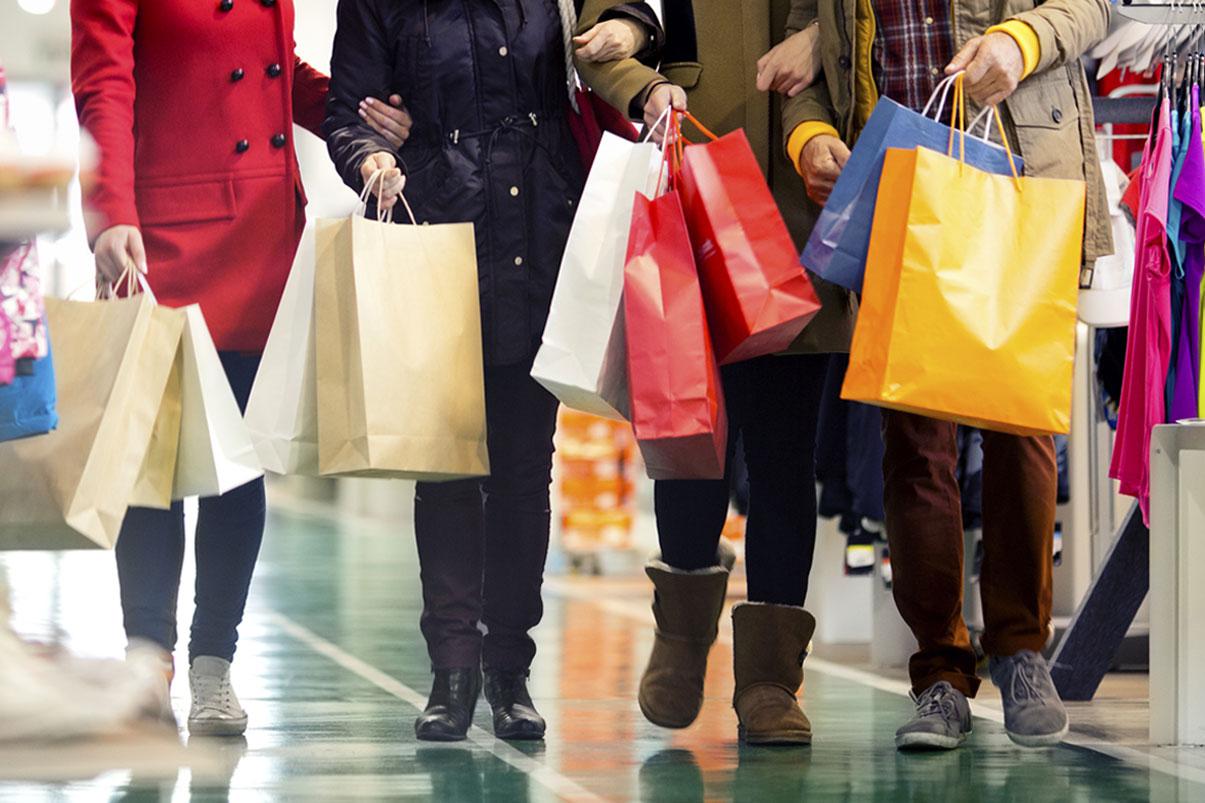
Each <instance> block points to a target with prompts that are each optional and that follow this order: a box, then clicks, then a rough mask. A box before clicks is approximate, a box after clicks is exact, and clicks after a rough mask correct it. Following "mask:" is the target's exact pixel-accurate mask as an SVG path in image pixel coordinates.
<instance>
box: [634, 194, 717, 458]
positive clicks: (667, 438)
mask: <svg viewBox="0 0 1205 803" xmlns="http://www.w3.org/2000/svg"><path fill="white" fill-rule="evenodd" d="M623 305H624V319H625V325H626V327H627V345H628V381H629V387H630V390H631V401H632V409H631V414H632V428H633V429H634V430H635V432H636V440H637V442H638V443H639V445H640V452H641V454H642V455H643V456H644V462H645V465H646V467H647V470H648V475H649V477H651V478H652V479H655V480H679V479H722V478H723V476H724V459H725V456H726V454H727V446H728V418H727V415H726V414H725V411H724V394H723V390H722V388H721V386H720V370H719V364H718V363H717V362H716V356H715V351H714V350H713V349H712V345H711V336H710V334H709V333H708V328H707V315H706V313H705V311H704V309H703V293H702V289H701V287H700V285H699V276H698V270H697V268H696V266H695V259H694V253H693V250H692V247H691V242H690V234H689V232H688V231H687V229H686V220H685V217H684V216H683V213H682V204H681V201H680V200H679V197H678V193H677V192H674V191H671V192H669V193H667V194H665V195H662V196H661V197H659V198H657V199H656V200H655V201H650V200H649V199H648V198H645V197H644V196H643V195H641V194H639V193H637V194H636V204H635V208H634V209H633V212H632V227H631V233H630V235H629V237H628V259H627V265H626V266H625V268H624V284H623Z"/></svg>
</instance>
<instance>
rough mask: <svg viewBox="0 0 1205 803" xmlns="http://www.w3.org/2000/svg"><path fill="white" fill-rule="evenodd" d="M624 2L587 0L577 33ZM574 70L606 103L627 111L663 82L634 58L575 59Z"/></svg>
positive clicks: (662, 79)
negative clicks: (651, 88) (653, 87)
mask: <svg viewBox="0 0 1205 803" xmlns="http://www.w3.org/2000/svg"><path fill="white" fill-rule="evenodd" d="M622 5H624V4H623V3H621V2H619V0H586V4H585V6H584V7H583V8H582V13H581V16H580V17H579V19H578V26H577V33H579V34H582V33H585V32H586V31H588V30H590V29H591V28H593V27H594V26H595V24H596V23H598V22H599V21H600V20H601V19H602V18H603V15H604V14H606V13H607V12H608V11H610V10H611V9H614V8H616V7H619V6H622ZM575 64H576V66H577V73H578V75H579V76H580V77H581V79H582V81H583V82H584V83H585V84H586V86H588V87H590V88H591V89H593V90H594V91H595V92H597V93H598V94H599V96H600V97H601V98H602V99H603V100H605V101H606V102H607V103H609V104H611V105H612V106H614V107H615V108H617V109H622V110H626V111H630V110H632V108H633V105H634V103H635V105H639V102H641V101H643V99H644V94H645V92H647V91H648V89H649V87H651V86H652V85H653V84H657V83H662V82H664V81H665V79H664V78H662V77H661V74H660V73H658V72H657V71H656V70H654V69H653V68H651V67H647V66H645V65H644V64H641V63H640V61H638V60H637V59H634V58H631V59H622V60H620V61H611V62H606V63H603V64H591V63H588V62H584V61H581V60H580V59H575Z"/></svg>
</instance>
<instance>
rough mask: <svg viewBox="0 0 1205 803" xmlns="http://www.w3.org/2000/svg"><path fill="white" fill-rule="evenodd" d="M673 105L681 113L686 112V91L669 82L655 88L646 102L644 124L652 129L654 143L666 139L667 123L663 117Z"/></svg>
mask: <svg viewBox="0 0 1205 803" xmlns="http://www.w3.org/2000/svg"><path fill="white" fill-rule="evenodd" d="M671 105H672V106H673V107H674V108H675V109H677V110H678V111H680V112H684V111H686V90H685V89H683V88H682V87H680V86H675V85H674V84H671V83H669V82H668V81H666V82H665V83H661V84H657V85H656V86H654V87H653V88H652V89H651V90H650V91H649V96H648V98H647V99H646V100H645V101H644V124H645V125H646V126H648V127H649V128H650V129H652V131H653V141H654V142H658V143H659V142H661V140H662V139H664V138H665V126H666V123H667V121H666V120H662V119H661V117H662V115H664V114H665V110H666V109H668V108H669V107H670V106H671Z"/></svg>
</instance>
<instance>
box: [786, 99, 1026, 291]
mask: <svg viewBox="0 0 1205 803" xmlns="http://www.w3.org/2000/svg"><path fill="white" fill-rule="evenodd" d="M955 80H956V76H950V77H949V78H946V79H945V80H943V81H942V82H941V83H940V84H938V86H937V89H935V90H934V92H933V95H932V96H931V97H930V98H929V103H928V104H927V105H926V106H925V108H924V110H923V111H922V112H920V113H917V112H915V111H913V110H912V109H909V108H908V107H906V106H901V105H900V104H899V103H896V102H895V101H894V100H891V99H890V98H881V99H880V100H879V102H878V104H877V105H876V106H875V108H874V112H873V113H872V114H871V115H870V119H869V120H867V121H866V127H865V128H863V129H862V131H861V133H859V134H858V141H857V143H856V144H855V145H854V149H853V152H852V153H850V155H849V161H847V162H846V163H845V167H843V168H842V169H841V175H840V177H839V178H838V179H837V183H836V185H834V187H833V191H832V193H831V194H830V195H829V197H828V201H827V202H826V203H825V204H824V209H822V210H821V211H820V216H819V217H818V218H817V219H816V225H815V226H814V227H813V228H812V233H811V236H810V237H809V238H808V242H807V245H806V246H805V247H804V249H803V255H802V257H801V259H802V262H803V264H804V266H805V267H806V268H807V269H808V270H810V271H811V272H812V273H814V274H816V275H817V276H819V277H820V278H822V279H824V280H826V281H829V282H832V283H833V284H835V285H838V286H840V287H844V288H846V289H849V290H853V291H854V292H857V293H860V292H862V277H863V274H864V273H865V271H866V264H867V256H868V251H869V248H870V229H871V224H872V222H873V221H874V213H875V201H876V199H877V197H878V190H879V181H880V177H881V176H882V172H883V161H884V157H885V156H886V154H887V151H888V149H890V148H903V149H912V148H922V147H923V148H929V149H931V150H940V151H943V152H944V151H945V149H946V146H947V143H948V141H949V138H950V134H951V128H950V126H947V125H945V124H944V123H942V122H941V120H942V118H943V115H944V113H945V110H946V100H947V99H948V96H949V93H950V91H951V89H952V87H953V85H954V82H955ZM990 111H991V110H990V109H985V110H984V112H985V114H984V115H981V119H982V121H983V123H984V126H983V133H982V136H981V137H973V138H967V139H966V143H965V148H966V163H967V164H969V165H973V166H974V167H977V168H979V169H980V170H984V171H987V172H989V173H996V174H999V175H1003V176H1008V175H1011V170H1012V168H1011V167H1010V163H1009V154H1008V153H1007V152H1006V151H1005V149H1004V148H1003V147H1002V146H1001V145H996V144H994V143H992V142H990V141H988V133H989V131H990V128H989V126H988V123H990V122H991V118H990V116H989V115H990ZM930 113H932V114H933V116H932V117H930V116H929V115H930ZM976 122H978V121H976ZM975 127H976V123H972V124H971V130H972V131H974V130H975ZM1013 161H1014V162H1015V163H1016V168H1017V170H1018V171H1021V170H1023V169H1024V163H1023V162H1022V160H1021V157H1020V156H1015V155H1014V156H1013Z"/></svg>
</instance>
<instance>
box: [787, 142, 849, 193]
mask: <svg viewBox="0 0 1205 803" xmlns="http://www.w3.org/2000/svg"><path fill="white" fill-rule="evenodd" d="M847 161H849V148H847V147H846V146H845V143H844V142H842V141H841V140H840V139H838V138H837V137H834V136H833V135H832V134H821V135H820V136H818V137H812V138H811V139H810V140H808V144H807V145H804V146H803V153H801V154H800V155H799V167H800V170H801V171H802V173H803V183H804V185H805V186H806V187H807V191H808V197H809V198H811V199H812V200H813V201H815V202H816V203H818V204H820V205H822V206H823V205H824V204H825V203H827V201H828V196H829V193H831V192H832V191H833V185H834V184H836V183H837V178H838V177H839V176H840V175H841V170H842V169H843V168H844V167H845V163H846V162H847Z"/></svg>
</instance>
